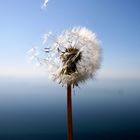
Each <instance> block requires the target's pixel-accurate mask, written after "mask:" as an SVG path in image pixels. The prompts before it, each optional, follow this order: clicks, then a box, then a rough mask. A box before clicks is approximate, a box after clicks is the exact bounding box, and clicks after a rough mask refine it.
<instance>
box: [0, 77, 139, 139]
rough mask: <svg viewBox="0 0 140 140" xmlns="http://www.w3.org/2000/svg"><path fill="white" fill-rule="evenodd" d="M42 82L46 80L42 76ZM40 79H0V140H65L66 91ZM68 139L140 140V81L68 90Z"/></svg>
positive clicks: (108, 82)
mask: <svg viewBox="0 0 140 140" xmlns="http://www.w3.org/2000/svg"><path fill="white" fill-rule="evenodd" d="M46 79H47V78H46ZM46 79H45V78H15V77H1V78H0V140H66V139H67V129H66V128H67V120H66V117H67V116H66V88H65V87H61V86H59V85H57V84H56V83H53V82H51V81H48V80H46ZM72 99H73V129H74V140H124V139H126V140H140V80H134V79H102V80H100V79H99V80H95V81H90V82H88V83H87V84H85V85H82V86H81V87H80V88H79V89H78V88H76V89H75V90H73V98H72Z"/></svg>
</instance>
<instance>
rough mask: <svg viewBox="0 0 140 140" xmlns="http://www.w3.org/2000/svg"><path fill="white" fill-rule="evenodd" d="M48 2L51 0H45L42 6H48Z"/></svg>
mask: <svg viewBox="0 0 140 140" xmlns="http://www.w3.org/2000/svg"><path fill="white" fill-rule="evenodd" d="M48 2H49V0H45V1H44V3H43V6H42V7H44V8H46V7H47V6H48Z"/></svg>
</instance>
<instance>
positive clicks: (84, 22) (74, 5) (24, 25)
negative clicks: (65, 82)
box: [0, 0, 140, 78]
mask: <svg viewBox="0 0 140 140" xmlns="http://www.w3.org/2000/svg"><path fill="white" fill-rule="evenodd" d="M43 3H44V1H43V0H0V76H9V75H15V76H16V75H18V76H25V75H26V76H31V75H34V76H36V75H42V74H45V72H43V71H42V70H39V69H38V68H35V66H34V65H33V64H29V63H28V62H27V59H28V58H27V54H26V52H27V51H28V50H29V49H31V48H32V47H33V46H40V47H41V46H42V41H43V40H42V37H43V34H44V33H46V32H49V31H52V32H53V33H54V34H56V35H58V34H59V33H61V32H62V31H63V30H65V29H67V28H72V27H74V26H84V27H87V28H89V29H90V30H92V31H93V32H95V33H96V34H97V37H98V38H99V40H100V41H101V47H102V65H101V69H100V70H99V72H98V73H97V75H98V77H100V78H104V77H107V78H140V72H139V71H140V55H139V52H140V14H139V13H140V1H139V0H49V2H48V5H47V7H46V8H42V5H43Z"/></svg>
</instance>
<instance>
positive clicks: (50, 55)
mask: <svg viewBox="0 0 140 140" xmlns="http://www.w3.org/2000/svg"><path fill="white" fill-rule="evenodd" d="M48 37H51V40H52V42H51V43H50V44H49V45H48V46H47V47H46V48H45V49H44V53H45V58H39V59H38V60H39V61H40V62H41V63H42V65H46V66H47V67H46V68H47V70H48V73H49V74H50V75H51V77H52V78H53V80H55V81H57V82H58V83H60V84H61V85H62V86H64V85H67V113H68V114H67V116H68V140H72V102H71V85H72V86H73V87H74V86H78V85H79V84H80V83H83V82H85V81H86V80H87V79H90V78H94V76H95V74H96V71H97V70H98V69H99V68H100V61H101V49H100V43H99V40H98V39H97V37H96V34H95V33H93V32H92V31H90V30H88V29H87V28H85V27H74V28H72V29H68V30H65V31H63V32H62V33H61V34H60V35H59V36H57V37H55V36H53V35H52V33H48V34H46V35H45V36H44V41H43V44H44V43H46V41H47V40H48Z"/></svg>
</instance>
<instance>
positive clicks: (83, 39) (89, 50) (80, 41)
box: [48, 27, 101, 85]
mask: <svg viewBox="0 0 140 140" xmlns="http://www.w3.org/2000/svg"><path fill="white" fill-rule="evenodd" d="M50 48H51V50H52V51H50V54H49V55H48V57H49V59H48V61H49V73H50V74H51V76H52V77H53V79H54V80H56V81H58V82H59V83H61V84H62V85H65V84H67V83H68V84H73V85H77V84H78V83H81V82H85V80H87V79H89V78H94V75H95V73H96V71H97V70H98V69H99V67H100V60H101V56H100V55H101V49H100V43H99V41H98V39H97V37H96V34H95V33H93V32H91V31H90V30H88V29H87V28H85V27H83V28H82V27H74V28H72V29H69V30H65V31H63V32H62V33H61V34H60V35H59V36H58V37H56V39H55V40H54V41H53V43H52V44H51V45H50Z"/></svg>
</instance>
